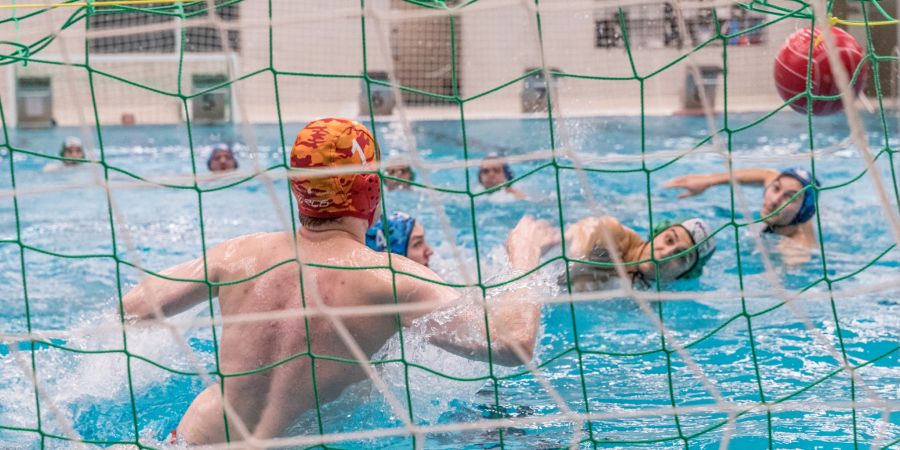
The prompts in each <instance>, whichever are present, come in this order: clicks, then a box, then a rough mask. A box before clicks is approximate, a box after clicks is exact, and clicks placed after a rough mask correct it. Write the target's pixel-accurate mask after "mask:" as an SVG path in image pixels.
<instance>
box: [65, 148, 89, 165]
mask: <svg viewBox="0 0 900 450" xmlns="http://www.w3.org/2000/svg"><path fill="white" fill-rule="evenodd" d="M63 157H65V158H74V159H84V149H82V148H81V146H79V145H70V146H68V147H66V148H65V149H63ZM63 164H65V165H67V166H74V165H76V164H80V163H79V162H78V161H63Z"/></svg>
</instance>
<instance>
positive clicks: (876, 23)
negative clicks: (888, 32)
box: [829, 16, 897, 27]
mask: <svg viewBox="0 0 900 450" xmlns="http://www.w3.org/2000/svg"><path fill="white" fill-rule="evenodd" d="M829 19H830V20H831V24H832V25H846V26H848V27H864V26H867V25H868V26H872V27H877V26H880V25H897V19H894V20H876V21H874V22H869V23H866V22H856V21H852V20H844V19H838V18H837V17H834V16H831V17H829Z"/></svg>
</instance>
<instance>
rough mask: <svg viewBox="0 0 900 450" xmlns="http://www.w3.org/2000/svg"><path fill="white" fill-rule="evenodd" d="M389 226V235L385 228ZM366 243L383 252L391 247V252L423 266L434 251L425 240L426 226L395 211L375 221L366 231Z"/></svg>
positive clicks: (426, 264)
mask: <svg viewBox="0 0 900 450" xmlns="http://www.w3.org/2000/svg"><path fill="white" fill-rule="evenodd" d="M385 227H387V236H385V234H384V229H385ZM366 245H368V246H369V248H371V249H372V250H375V251H378V252H383V251H385V250H386V249H388V248H390V249H391V253H395V254H398V255H403V256H405V257H407V258H409V259H411V260H413V261H415V262H417V263H419V264H421V265H423V266H426V267H427V266H428V261H429V260H430V259H431V255H432V254H434V251H433V250H432V249H431V246H429V245H428V242H426V241H425V228H423V227H422V225H421V224H420V223H418V222H416V220H415V219H413V218H412V217H410V216H409V215H408V214H406V213H402V212H395V213H393V214H391V215H390V216H388V217H387V220H385V219H384V218H382V219H381V220H379V221H378V222H375V225H373V226H372V227H371V228H369V231H367V232H366Z"/></svg>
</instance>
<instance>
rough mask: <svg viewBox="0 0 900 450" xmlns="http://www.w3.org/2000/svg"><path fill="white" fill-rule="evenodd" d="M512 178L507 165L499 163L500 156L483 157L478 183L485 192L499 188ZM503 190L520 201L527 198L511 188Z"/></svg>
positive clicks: (494, 154)
mask: <svg viewBox="0 0 900 450" xmlns="http://www.w3.org/2000/svg"><path fill="white" fill-rule="evenodd" d="M513 178H515V177H514V176H513V172H512V169H511V168H510V167H509V164H507V163H505V162H503V161H500V155H498V154H496V153H491V154H489V155H488V156H487V157H485V158H484V159H483V160H482V161H481V166H480V167H479V168H478V182H479V183H480V184H481V186H482V187H484V188H485V190H487V189H491V188H494V187H497V186H500V185H501V184H503V183H506V182H507V181H509V180H512V179H513ZM503 190H504V191H506V192H508V193H510V194H512V195H513V196H514V197H516V198H517V199H520V200H525V199H527V198H528V196H527V195H526V194H525V193H524V192H522V191H520V190H518V189H516V188H514V187H512V186H507V187H505V188H503Z"/></svg>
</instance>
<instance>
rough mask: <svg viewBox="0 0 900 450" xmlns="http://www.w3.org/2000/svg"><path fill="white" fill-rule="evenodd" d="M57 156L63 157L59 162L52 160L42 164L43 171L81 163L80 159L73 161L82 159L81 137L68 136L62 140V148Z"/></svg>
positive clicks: (51, 170)
mask: <svg viewBox="0 0 900 450" xmlns="http://www.w3.org/2000/svg"><path fill="white" fill-rule="evenodd" d="M59 156H60V157H61V158H69V159H64V160H62V161H61V162H53V163H50V164H47V165H46V166H44V169H43V171H44V172H53V171H56V170H59V169H62V168H65V167H75V166H77V165H79V164H81V161H73V160H76V159H84V146H82V144H81V139H78V138H77V137H75V136H69V137H67V138H66V139H65V140H64V141H63V145H62V148H61V149H60V150H59Z"/></svg>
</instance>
